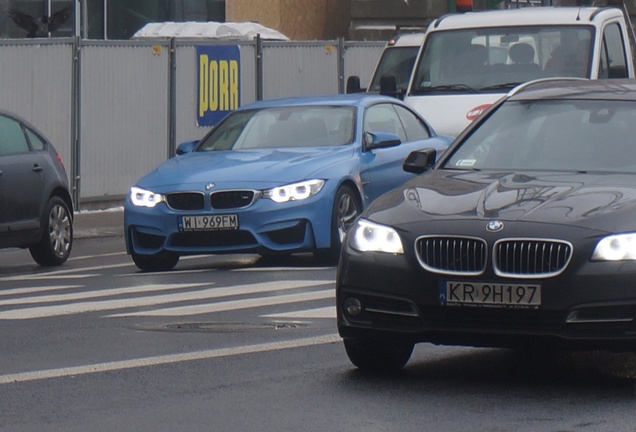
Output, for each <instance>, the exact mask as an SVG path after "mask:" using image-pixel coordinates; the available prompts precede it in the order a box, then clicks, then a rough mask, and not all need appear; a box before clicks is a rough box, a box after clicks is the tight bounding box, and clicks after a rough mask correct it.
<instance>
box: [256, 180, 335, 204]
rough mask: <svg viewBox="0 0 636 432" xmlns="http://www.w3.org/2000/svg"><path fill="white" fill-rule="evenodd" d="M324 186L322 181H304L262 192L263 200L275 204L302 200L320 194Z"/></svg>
mask: <svg viewBox="0 0 636 432" xmlns="http://www.w3.org/2000/svg"><path fill="white" fill-rule="evenodd" d="M324 184H325V181H324V180H306V181H303V182H299V183H293V184H289V185H285V186H279V187H275V188H273V189H268V190H266V191H263V198H269V199H271V200H272V201H275V202H277V203H283V202H287V201H299V200H304V199H307V198H309V197H310V196H312V195H316V194H317V193H318V192H320V189H322V187H323V186H324Z"/></svg>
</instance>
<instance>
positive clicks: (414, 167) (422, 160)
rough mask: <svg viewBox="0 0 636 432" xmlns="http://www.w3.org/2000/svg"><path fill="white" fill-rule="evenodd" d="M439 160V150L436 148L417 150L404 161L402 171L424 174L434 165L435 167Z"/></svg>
mask: <svg viewBox="0 0 636 432" xmlns="http://www.w3.org/2000/svg"><path fill="white" fill-rule="evenodd" d="M436 160H437V150H435V149H434V148H426V149H423V150H417V151H414V152H411V153H410V154H409V155H408V156H407V157H406V159H404V163H403V164H402V169H403V170H404V171H406V172H410V173H414V174H422V173H423V172H425V171H427V170H428V169H429V168H431V167H432V166H433V165H435V161H436Z"/></svg>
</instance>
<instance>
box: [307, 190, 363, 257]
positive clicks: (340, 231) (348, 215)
mask: <svg viewBox="0 0 636 432" xmlns="http://www.w3.org/2000/svg"><path fill="white" fill-rule="evenodd" d="M361 210H362V205H361V204H360V200H359V199H358V195H357V194H356V192H355V191H354V190H353V189H352V188H351V186H347V185H343V186H341V187H340V189H338V192H336V197H335V198H334V201H333V207H332V210H331V236H330V237H331V246H330V247H328V248H325V249H316V250H315V251H314V257H315V258H316V259H318V260H319V261H322V262H325V263H328V264H336V263H337V262H338V258H340V249H342V242H343V241H344V237H345V234H346V233H347V230H348V229H349V228H350V227H351V225H352V224H353V221H354V220H355V219H356V218H357V217H358V216H359V215H360V212H361Z"/></svg>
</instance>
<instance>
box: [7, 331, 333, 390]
mask: <svg viewBox="0 0 636 432" xmlns="http://www.w3.org/2000/svg"><path fill="white" fill-rule="evenodd" d="M340 340H341V339H340V337H339V336H338V335H335V334H332V335H325V336H318V337H311V338H303V339H296V340H291V341H283V342H269V343H263V344H257V345H248V346H242V347H236V348H220V349H213V350H207V351H195V352H190V353H182V354H169V355H163V356H154V357H144V358H138V359H132V360H122V361H113V362H107V363H97V364H92V365H86V366H74V367H66V368H59V369H47V370H41V371H33V372H21V373H15V374H8V375H0V384H11V383H23V382H28V381H36V380H43V379H51V378H63V377H70V376H78V375H87V374H95V373H102V372H112V371H119V370H126V369H134V368H141V367H149V366H159V365H165V364H174V363H183V362H188V361H195V360H207V359H214V358H220V357H229V356H235V355H244V354H255V353H262V352H267V351H278V350H283V349H292V348H302V347H308V346H314V345H323V344H330V343H335V342H339V341H340Z"/></svg>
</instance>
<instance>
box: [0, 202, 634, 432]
mask: <svg viewBox="0 0 636 432" xmlns="http://www.w3.org/2000/svg"><path fill="white" fill-rule="evenodd" d="M121 216H122V215H121V211H119V212H117V211H108V212H87V213H86V214H79V215H78V217H77V219H76V235H77V238H78V240H77V242H76V244H75V247H74V250H73V254H72V257H71V259H70V260H69V262H68V263H67V264H66V265H64V266H62V267H60V268H54V269H42V268H40V267H38V266H36V265H35V264H33V263H32V262H31V261H30V260H29V259H28V258H29V257H28V252H27V251H23V250H2V251H0V326H1V328H2V332H0V347H2V355H1V356H0V406H2V410H1V411H0V430H2V431H3V432H5V431H11V432H13V431H19V432H22V431H41V430H42V431H44V430H45V431H60V432H61V431H65V432H66V431H135V432H136V431H152V432H162V431H301V430H302V431H316V432H318V431H325V430H335V431H347V432H348V431H352V430H362V431H443V432H446V431H450V432H454V431H457V432H459V431H461V432H465V431H466V430H470V431H471V432H472V431H479V432H497V431H528V432H530V431H532V432H535V431H539V432H543V431H545V432H555V431H585V432H588V431H593V432H597V431H599V432H600V431H612V432H614V431H636V411H634V409H633V407H634V404H635V403H636V394H635V388H634V377H636V361H635V360H634V356H632V355H617V354H608V353H585V354H581V353H579V354H572V353H558V352H556V353H544V352H516V351H507V350H492V349H474V348H463V347H438V346H433V345H430V344H422V345H418V346H417V347H416V349H415V352H414V355H413V358H412V359H411V361H410V362H409V364H408V365H407V367H406V368H405V369H404V370H403V371H402V372H400V373H397V374H390V375H372V374H365V373H362V372H360V371H358V370H356V369H355V368H354V367H353V366H352V365H351V364H350V363H349V361H348V359H347V357H346V354H345V352H344V348H343V346H342V343H341V341H340V339H339V338H338V336H337V334H336V328H335V319H334V298H333V286H334V278H335V268H334V267H323V266H320V265H318V264H316V263H315V262H314V261H313V260H312V258H311V255H306V256H305V255H299V256H293V257H292V258H289V259H286V260H281V261H262V260H260V259H259V258H258V257H257V256H253V255H236V256H232V255H230V256H212V257H189V258H187V259H184V260H182V261H180V262H179V265H178V266H177V268H176V269H175V271H172V272H164V273H141V272H139V271H138V270H137V269H136V268H135V267H134V265H133V263H132V261H131V260H130V257H128V256H127V255H126V254H125V251H124V247H123V238H122V237H121V236H120V234H119V233H118V232H117V229H121V228H120V226H119V228H118V222H120V221H121ZM108 221H110V222H108ZM111 231H115V232H114V233H111V234H108V233H109V232H111Z"/></svg>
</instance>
